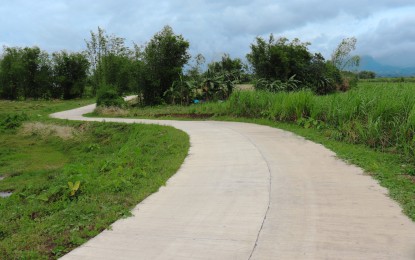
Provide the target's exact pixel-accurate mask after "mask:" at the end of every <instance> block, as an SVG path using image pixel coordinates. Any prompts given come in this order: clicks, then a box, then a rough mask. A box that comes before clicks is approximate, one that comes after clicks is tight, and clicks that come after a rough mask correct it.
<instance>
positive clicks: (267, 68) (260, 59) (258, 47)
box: [247, 34, 312, 82]
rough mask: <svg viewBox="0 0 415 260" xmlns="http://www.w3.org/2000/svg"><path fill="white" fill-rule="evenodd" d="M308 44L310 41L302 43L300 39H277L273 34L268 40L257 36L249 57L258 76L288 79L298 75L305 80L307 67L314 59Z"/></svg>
mask: <svg viewBox="0 0 415 260" xmlns="http://www.w3.org/2000/svg"><path fill="white" fill-rule="evenodd" d="M308 45H309V43H302V42H301V41H300V40H299V39H294V40H292V41H291V42H290V41H289V40H288V39H287V38H279V39H278V40H275V39H274V36H273V35H272V34H271V35H270V37H269V40H268V42H266V41H265V40H264V39H262V38H261V37H257V38H256V43H254V44H251V52H250V53H249V54H248V55H247V59H248V61H249V62H250V63H251V65H252V67H253V70H254V73H255V74H256V76H257V77H258V78H264V79H267V80H281V81H287V80H288V79H290V78H291V77H292V76H294V75H296V79H297V80H300V81H302V82H305V81H307V74H306V70H305V69H306V68H307V67H308V66H309V65H310V62H311V59H312V54H311V53H310V52H309V51H308V49H307V46H308Z"/></svg>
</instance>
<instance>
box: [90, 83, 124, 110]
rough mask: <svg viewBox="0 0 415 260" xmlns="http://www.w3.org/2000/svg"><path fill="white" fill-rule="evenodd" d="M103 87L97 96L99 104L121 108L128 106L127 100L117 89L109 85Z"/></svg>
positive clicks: (100, 105)
mask: <svg viewBox="0 0 415 260" xmlns="http://www.w3.org/2000/svg"><path fill="white" fill-rule="evenodd" d="M101 89H102V90H101V91H100V92H99V93H98V97H97V106H99V107H119V108H123V107H125V106H126V102H125V101H124V99H123V98H122V97H121V96H120V95H118V93H117V91H115V90H114V89H111V88H109V87H104V88H101Z"/></svg>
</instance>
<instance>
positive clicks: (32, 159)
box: [0, 101, 189, 259]
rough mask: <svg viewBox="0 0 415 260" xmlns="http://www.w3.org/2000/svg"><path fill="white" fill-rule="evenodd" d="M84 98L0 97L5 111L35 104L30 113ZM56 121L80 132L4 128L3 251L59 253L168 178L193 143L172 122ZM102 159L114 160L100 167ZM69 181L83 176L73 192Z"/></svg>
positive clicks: (0, 143)
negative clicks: (62, 136)
mask: <svg viewBox="0 0 415 260" xmlns="http://www.w3.org/2000/svg"><path fill="white" fill-rule="evenodd" d="M80 102H82V101H77V102H75V101H70V102H62V101H56V102H55V101H48V102H47V104H48V105H45V104H46V102H45V101H36V102H35V101H27V102H9V101H1V102H0V107H1V109H0V114H1V113H2V112H3V111H4V110H5V109H3V108H6V109H7V108H9V109H10V110H6V111H7V114H10V113H20V112H21V111H22V110H24V111H26V110H27V111H30V113H33V112H32V111H31V109H29V108H33V110H34V115H33V117H34V118H42V117H37V114H39V115H45V114H46V113H48V112H54V111H56V110H57V109H59V110H61V109H63V108H64V107H71V106H72V107H73V106H74V105H75V106H77V105H78V103H80ZM3 103H4V105H3ZM18 105H20V109H18V108H16V109H15V107H17V106H18ZM44 105H45V106H44ZM48 121H49V122H50V121H52V120H51V119H48ZM53 122H54V123H55V124H56V123H59V124H66V125H68V126H71V127H74V128H75V129H76V130H77V132H78V134H77V135H75V136H74V137H73V138H71V139H65V140H63V139H58V138H57V137H55V136H45V137H42V138H39V136H32V135H23V134H22V133H20V131H18V132H15V133H12V132H5V133H1V134H0V172H1V173H7V175H6V176H5V177H6V178H5V179H4V180H2V181H1V182H0V191H12V192H13V195H11V196H10V197H8V198H6V199H0V209H1V210H0V238H1V239H0V255H1V258H2V259H55V258H59V257H61V256H62V255H64V254H66V253H67V252H68V251H70V250H72V249H73V248H75V247H77V246H79V245H81V244H83V243H84V242H86V240H88V239H90V238H92V237H94V236H96V235H97V234H98V233H100V232H101V231H103V230H105V229H106V228H108V227H109V226H110V225H111V224H112V223H113V222H114V221H116V220H117V219H120V218H122V217H125V216H128V215H129V214H130V213H129V211H130V210H131V209H132V208H133V207H134V206H135V205H137V203H139V202H140V201H142V200H143V199H144V198H146V197H148V196H149V195H150V194H151V193H153V192H155V191H157V190H158V189H159V187H160V186H162V185H163V184H165V182H166V181H167V179H168V178H169V177H170V176H172V175H173V174H174V173H175V172H176V171H177V170H178V168H179V167H180V165H181V164H182V162H183V160H184V158H185V157H186V154H187V151H188V148H189V139H188V136H187V135H186V134H185V133H183V132H181V131H178V130H176V129H174V128H171V127H162V126H155V125H124V124H110V123H106V124H102V123H76V122H63V121H59V122H58V121H56V120H55V121H53ZM91 144H96V145H98V146H99V149H95V148H94V149H90V148H91ZM5 157H6V158H5ZM104 162H110V163H108V164H107V168H106V170H105V172H101V171H100V169H101V168H102V167H103V165H104ZM68 181H79V182H80V188H79V189H78V191H76V192H75V195H74V196H70V191H69V185H68ZM73 186H74V187H73V188H76V186H77V185H76V182H75V183H73ZM81 191H82V193H80V192H81ZM76 196H78V198H77V199H74V198H76Z"/></svg>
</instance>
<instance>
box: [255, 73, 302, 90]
mask: <svg viewBox="0 0 415 260" xmlns="http://www.w3.org/2000/svg"><path fill="white" fill-rule="evenodd" d="M300 83H301V82H300V81H299V80H296V79H295V75H293V76H292V77H291V78H289V79H288V80H287V81H285V82H283V81H281V80H274V81H269V80H266V79H258V80H257V81H256V82H255V84H254V87H255V89H256V90H264V91H269V92H280V91H297V90H299V89H300V88H301V85H300Z"/></svg>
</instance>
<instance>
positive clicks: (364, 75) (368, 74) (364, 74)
mask: <svg viewBox="0 0 415 260" xmlns="http://www.w3.org/2000/svg"><path fill="white" fill-rule="evenodd" d="M358 77H359V79H374V78H376V73H375V72H373V71H368V70H362V71H359V74H358Z"/></svg>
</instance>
